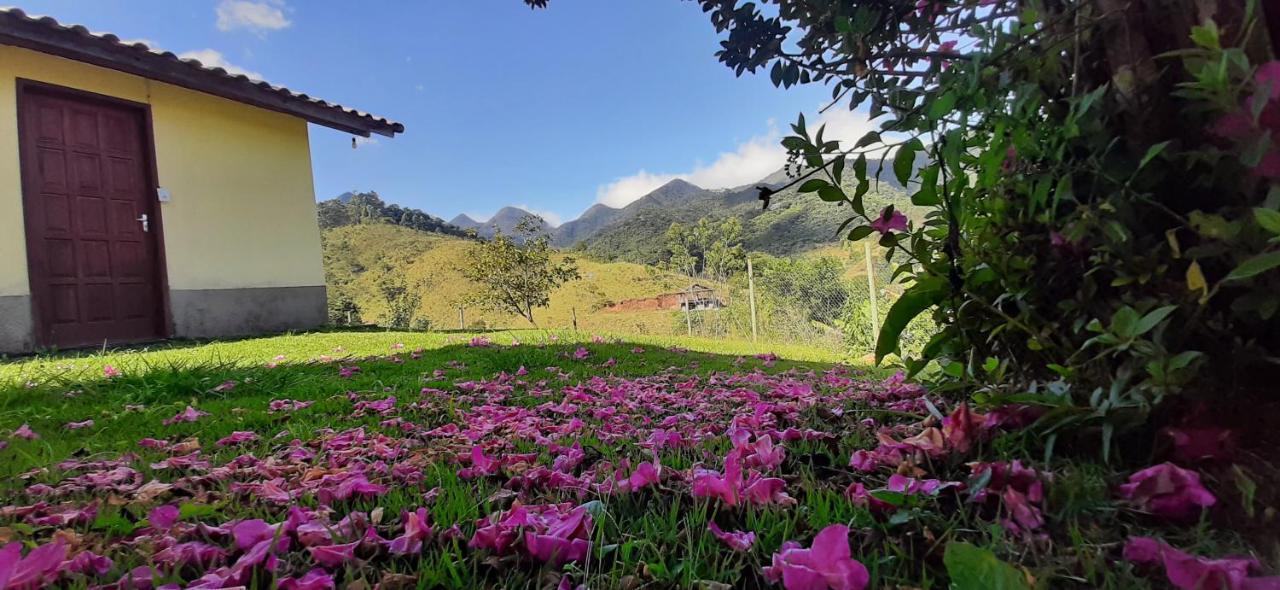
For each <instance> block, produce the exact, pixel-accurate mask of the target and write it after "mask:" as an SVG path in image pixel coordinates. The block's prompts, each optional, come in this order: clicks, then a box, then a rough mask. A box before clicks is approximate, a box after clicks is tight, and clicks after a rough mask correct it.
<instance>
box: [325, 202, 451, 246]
mask: <svg viewBox="0 0 1280 590" xmlns="http://www.w3.org/2000/svg"><path fill="white" fill-rule="evenodd" d="M316 217H317V218H318V219H319V222H320V229H321V230H327V229H333V228H336V227H345V226H348V225H363V224H390V225H398V226H401V227H407V228H409V229H415V230H418V231H422V232H429V233H436V234H444V235H448V236H457V237H466V236H467V235H468V234H467V232H466V231H464V229H463V228H460V227H457V226H455V225H451V224H448V223H445V222H444V220H442V219H440V218H439V217H436V216H434V215H430V214H428V213H426V212H424V211H420V210H418V209H411V208H408V207H401V206H399V205H396V204H390V205H388V204H387V203H385V202H383V200H382V198H381V197H379V196H378V193H376V192H373V191H369V192H367V193H365V192H345V193H342V194H341V195H338V196H336V197H334V198H332V199H329V200H326V201H320V202H319V203H316Z"/></svg>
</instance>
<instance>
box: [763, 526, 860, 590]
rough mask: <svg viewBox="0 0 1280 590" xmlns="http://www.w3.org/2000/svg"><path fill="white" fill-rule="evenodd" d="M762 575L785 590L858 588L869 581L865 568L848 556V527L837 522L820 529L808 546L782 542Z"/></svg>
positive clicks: (854, 589)
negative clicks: (802, 546)
mask: <svg viewBox="0 0 1280 590" xmlns="http://www.w3.org/2000/svg"><path fill="white" fill-rule="evenodd" d="M764 575H765V578H766V579H768V580H769V581H771V582H774V583H777V582H779V581H781V582H782V585H783V587H784V588H786V589H787V590H829V589H834V590H862V589H863V588H866V587H867V584H868V583H870V580H871V575H870V573H869V572H867V568H866V567H864V566H863V565H862V564H861V563H859V562H858V561H857V560H855V559H853V558H852V557H851V551H850V549H849V527H846V526H844V525H839V524H833V525H831V526H828V527H827V528H824V529H822V531H821V532H819V533H818V535H817V536H816V537H814V539H813V546H812V547H811V548H809V549H803V548H801V546H800V545H799V544H798V543H795V542H792V541H788V542H787V543H784V544H783V545H782V549H781V550H779V551H778V552H777V553H775V554H774V555H773V564H772V565H771V566H769V567H766V568H764Z"/></svg>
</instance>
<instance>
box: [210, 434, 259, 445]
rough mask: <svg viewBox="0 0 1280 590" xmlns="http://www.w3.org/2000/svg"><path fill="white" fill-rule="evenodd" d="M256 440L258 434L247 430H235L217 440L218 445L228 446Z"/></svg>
mask: <svg viewBox="0 0 1280 590" xmlns="http://www.w3.org/2000/svg"><path fill="white" fill-rule="evenodd" d="M255 440H258V435H257V434H255V433H253V432H249V431H247V430H237V431H235V432H232V433H231V434H228V435H227V436H224V437H222V438H221V439H219V440H218V446H220V447H228V446H231V445H239V444H244V443H247V442H253V441H255Z"/></svg>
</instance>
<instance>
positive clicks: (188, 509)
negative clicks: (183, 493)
mask: <svg viewBox="0 0 1280 590" xmlns="http://www.w3.org/2000/svg"><path fill="white" fill-rule="evenodd" d="M217 513H218V506H216V505H214V504H197V503H195V502H183V503H182V504H179V505H178V518H179V519H182V520H188V519H192V518H201V517H207V516H213V515H215V514H217Z"/></svg>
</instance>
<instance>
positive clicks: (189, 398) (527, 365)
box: [0, 331, 1247, 589]
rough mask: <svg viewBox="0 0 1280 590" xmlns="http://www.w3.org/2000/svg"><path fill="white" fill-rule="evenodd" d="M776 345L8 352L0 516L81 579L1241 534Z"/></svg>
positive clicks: (628, 575) (243, 345) (983, 555)
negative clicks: (1163, 513)
mask: <svg viewBox="0 0 1280 590" xmlns="http://www.w3.org/2000/svg"><path fill="white" fill-rule="evenodd" d="M774 352H776V353H777V354H776V355H775V354H769V353H766V352H765V351H762V350H760V349H757V348H753V347H751V346H750V345H747V344H726V343H724V342H720V341H710V342H709V341H697V340H687V339H654V338H649V339H645V338H641V339H638V340H637V339H628V340H627V341H621V340H614V339H611V338H608V337H591V336H590V335H587V334H577V335H575V334H568V333H548V332H535V331H525V332H502V333H490V334H438V333H432V334H422V333H397V332H358V333H353V332H327V333H315V334H305V335H291V336H278V337H272V338H257V339H247V340H242V341H235V342H218V343H204V344H200V343H187V344H183V343H175V344H171V345H166V346H161V347H156V348H153V349H149V350H139V351H108V352H107V353H105V354H90V353H81V354H69V355H53V356H45V357H33V358H27V359H17V360H12V361H8V362H5V363H3V364H0V433H2V434H0V436H3V435H4V434H8V436H7V437H6V438H3V439H0V440H3V441H4V443H5V445H4V448H0V497H3V498H4V499H5V500H4V502H5V504H6V505H5V506H0V543H3V542H10V541H21V542H23V543H24V544H25V545H26V546H27V547H28V548H34V547H41V549H38V550H37V549H29V550H24V551H23V552H24V553H30V554H31V555H37V556H43V557H42V559H44V558H47V559H44V561H43V562H44V563H51V564H53V566H52V567H53V569H49V570H48V571H47V572H45V573H44V574H40V571H41V570H40V569H39V567H37V565H35V564H34V562H36V561H40V560H37V559H36V557H29V558H28V559H29V560H31V561H32V562H33V564H32V565H31V567H30V568H28V570H30V569H31V568H35V570H34V571H36V572H37V577H36V578H34V579H35V581H36V582H37V583H36V584H34V585H41V584H45V585H57V586H62V587H73V588H77V587H89V586H94V585H97V584H102V583H111V582H117V581H120V580H121V579H122V577H126V576H129V575H132V576H134V579H135V580H138V579H142V578H147V579H149V580H154V583H156V584H162V583H174V584H179V585H189V586H190V585H193V584H196V585H198V584H197V579H199V584H203V585H200V586H199V587H223V586H236V585H240V586H248V587H255V588H269V587H281V588H328V587H334V586H337V587H371V586H372V585H374V584H379V583H381V584H382V587H384V588H435V587H450V588H475V587H493V588H551V587H557V588H575V587H587V588H628V589H634V588H666V587H682V588H704V589H707V588H713V589H719V588H753V587H764V586H768V585H770V584H771V581H772V580H773V579H774V576H775V575H780V576H783V584H785V585H786V587H788V588H820V587H827V586H800V585H794V584H792V583H790V582H786V581H785V577H786V576H794V575H798V574H796V572H797V571H799V570H797V569H796V568H801V569H803V568H804V567H810V566H812V567H817V568H819V569H822V568H835V569H832V570H831V571H829V572H827V573H829V574H830V575H831V576H835V577H832V578H826V579H827V580H828V581H829V582H830V583H831V584H832V585H831V586H830V587H847V588H860V587H862V586H861V585H860V583H861V582H865V583H869V584H870V585H871V586H874V587H919V588H931V587H944V586H946V585H947V584H948V583H951V582H953V581H954V580H955V579H956V576H959V575H962V573H964V572H969V573H972V571H970V570H972V568H979V569H978V570H976V571H980V572H983V573H982V574H981V576H987V577H980V578H978V579H982V580H986V579H989V577H990V576H997V577H1002V579H1004V580H1005V582H1004V583H1006V584H1007V585H1006V586H1004V587H1009V588H1029V587H1030V586H1029V585H1028V583H1027V581H1028V580H1037V581H1038V583H1039V584H1040V585H1043V586H1048V587H1061V586H1066V587H1082V588H1083V587H1110V588H1143V587H1151V586H1152V582H1151V580H1152V579H1158V577H1157V578H1150V577H1149V574H1150V572H1149V571H1147V570H1145V569H1143V568H1139V567H1136V566H1134V565H1133V564H1130V563H1127V562H1126V561H1124V560H1123V559H1121V556H1120V550H1121V545H1122V542H1123V538H1124V535H1125V534H1138V533H1148V534H1156V535H1159V536H1161V537H1162V538H1165V539H1167V540H1169V541H1170V542H1172V543H1174V544H1175V545H1177V546H1179V547H1189V548H1191V549H1194V550H1195V551H1197V552H1203V553H1206V554H1220V553H1223V552H1228V551H1243V550H1247V546H1246V545H1243V544H1242V542H1241V540H1240V539H1239V538H1238V537H1236V536H1235V535H1233V534H1231V533H1230V532H1229V531H1228V532H1217V531H1212V530H1209V529H1208V528H1207V527H1206V525H1205V521H1203V520H1202V521H1201V525H1199V526H1191V527H1187V526H1184V525H1178V526H1168V525H1164V524H1161V523H1159V522H1157V521H1153V520H1151V519H1150V518H1149V517H1148V516H1144V515H1142V514H1140V513H1136V512H1135V511H1134V510H1133V509H1132V508H1131V507H1127V506H1126V505H1124V504H1123V503H1121V502H1119V501H1117V500H1116V499H1114V498H1113V497H1112V493H1111V491H1110V490H1112V489H1113V486H1114V484H1115V483H1116V480H1117V479H1118V478H1120V477H1121V476H1122V474H1118V473H1114V472H1112V471H1109V470H1108V469H1106V468H1104V467H1102V466H1099V465H1096V464H1091V463H1080V462H1077V461H1071V460H1057V461H1056V462H1055V463H1054V464H1051V465H1038V466H1037V467H1035V468H1031V467H1029V465H1031V462H1030V461H1027V465H1028V466H1027V467H1019V466H1018V464H1009V463H1006V462H1007V461H1009V460H1010V459H1022V460H1026V459H1027V457H1026V452H1025V450H1024V448H1025V447H1024V445H1025V442H1026V441H1025V434H1024V433H1023V431H1021V430H1020V429H1018V428H1016V427H1013V428H1006V427H1002V426H1000V424H1003V422H1002V419H997V418H996V417H995V416H994V415H993V416H991V417H989V419H984V418H983V417H981V416H975V417H974V418H973V419H970V418H968V417H967V416H968V414H966V413H965V410H964V409H959V408H955V407H953V406H950V405H949V404H947V403H946V401H945V400H942V399H936V398H934V399H931V401H930V402H929V403H926V402H925V401H924V400H925V399H927V398H929V397H930V396H927V394H926V393H925V392H924V391H923V390H922V389H920V388H919V387H918V386H914V385H910V384H906V383H903V382H901V380H900V379H898V378H896V377H892V376H889V375H888V374H887V373H886V372H884V371H878V372H867V371H866V370H865V369H856V368H849V367H841V366H838V365H832V364H830V363H829V362H824V361H827V360H830V359H824V358H822V353H817V352H813V351H809V352H804V351H800V350H778V351H774ZM938 412H942V413H948V414H950V416H949V418H948V424H950V426H945V425H944V427H943V429H942V430H941V431H940V430H939V428H938V424H939V423H938V421H937V419H936V418H934V417H931V415H933V414H935V413H938ZM957 420H962V421H963V423H964V424H966V425H968V426H965V427H963V428H962V429H960V430H957V428H958V427H957V426H956V424H958V422H957ZM32 433H34V435H33V434H32ZM931 433H936V436H939V437H944V438H943V439H941V441H942V442H938V443H929V444H928V445H927V444H926V443H925V442H922V441H926V440H931V439H929V437H931V436H935V434H931ZM943 433H945V435H944V434H943ZM886 437H887V438H886ZM909 441H914V442H909ZM961 443H963V445H961ZM903 445H906V446H903ZM929 445H932V446H929ZM903 449H908V450H909V452H907V453H906V455H903V454H902V453H903V451H902V450H903ZM926 449H928V450H927V451H926ZM919 453H923V454H919ZM851 454H852V457H853V461H854V462H855V463H857V464H859V465H861V466H859V467H856V468H851V467H850V462H851V458H850V457H851ZM913 457H914V458H913ZM922 457H923V458H922ZM978 458H981V459H982V460H984V461H990V463H979V464H976V466H973V467H971V466H970V465H969V464H968V462H969V461H970V460H973V459H978ZM984 465H985V466H987V467H983V466H984ZM1010 465H1012V467H1011V466H1010ZM735 466H738V468H737V469H741V471H740V472H739V471H737V469H735ZM992 466H995V467H992ZM984 469H985V470H986V471H984ZM993 469H995V470H1001V471H999V472H1000V473H1006V475H1001V476H995V477H993V475H992V473H993V472H992V470H993ZM1010 470H1013V471H1010ZM903 473H905V474H907V475H912V476H914V477H915V478H918V479H910V478H907V479H905V483H904V478H902V474H903ZM1015 473H1016V476H1014V475H1008V474H1015ZM1018 482H1021V483H1018ZM1028 482H1040V484H1037V485H1041V484H1042V485H1044V486H1045V488H1046V489H1045V492H1044V494H1043V496H1044V497H1043V498H1038V499H1037V496H1036V494H1034V493H1033V494H1030V495H1029V496H1028V495H1023V492H1027V489H1026V488H1025V487H1020V486H1026V485H1028ZM1211 485H1212V486H1213V487H1214V489H1215V492H1217V493H1219V494H1222V493H1225V490H1226V489H1227V488H1226V487H1225V486H1226V485H1227V484H1226V482H1223V481H1218V480H1213V481H1212V483H1211ZM1010 494H1012V495H1010ZM1019 498H1021V499H1019ZM1028 498H1030V499H1028ZM1015 510H1016V511H1015ZM1027 511H1029V512H1027ZM1030 516H1034V517H1035V518H1030ZM1036 519H1040V522H1039V523H1038V524H1037V523H1036V522H1035V521H1036ZM1015 520H1016V522H1018V523H1021V524H1020V525H1018V524H1011V523H1014V522H1015ZM1001 523H1004V524H1003V525H1002V524H1001ZM713 524H714V525H715V526H717V527H719V528H720V529H723V530H725V531H729V532H730V533H729V534H726V538H727V539H729V541H725V540H722V539H721V538H719V537H718V536H717V535H716V534H714V533H713V532H712V531H711V530H709V527H710V526H711V525H713ZM832 527H834V528H832ZM841 527H849V528H848V530H846V529H844V528H841ZM735 531H736V532H735ZM819 532H822V533H823V534H822V535H821V536H819V535H818V534H819ZM816 539H822V542H828V541H831V540H832V539H836V540H837V542H836V543H835V544H836V545H837V546H844V547H845V548H844V549H839V548H838V547H837V548H836V549H830V547H828V549H830V550H831V551H832V552H831V553H824V555H828V557H829V559H828V560H826V561H824V562H822V563H816V564H814V563H810V564H809V565H807V566H806V565H804V563H802V562H804V560H805V559H808V558H807V557H805V555H807V554H805V553H804V552H800V553H797V549H795V548H794V547H792V546H790V545H785V544H784V543H786V542H790V541H795V542H797V543H799V544H800V545H802V546H803V547H809V546H810V544H811V543H818V542H819V541H818V540H816ZM15 547H16V546H15ZM6 550H8V549H6ZM826 550H827V549H824V551H826ZM15 551H16V549H15ZM33 551H43V552H44V553H42V554H36V553H33ZM842 551H843V552H845V553H847V555H844V556H842V555H841V552H842ZM55 553H56V554H57V555H55V556H54V557H52V558H50V557H49V555H51V554H55ZM0 556H3V555H0ZM73 558H74V559H73ZM100 558H106V559H107V560H109V561H103V560H102V559H100ZM64 559H67V560H68V561H66V562H65V563H63V564H62V565H61V566H59V565H58V564H59V563H62V562H63V560H64ZM76 559H78V560H79V561H75V560H76ZM806 563H807V562H806ZM75 564H78V565H75ZM771 564H772V565H774V566H777V567H778V568H779V569H776V570H773V569H770V566H771ZM833 564H834V565H833ZM2 566H3V564H0V569H3V568H2ZM984 568H985V569H984ZM837 570H838V571H837ZM962 570H963V572H962ZM787 572H790V573H787ZM2 574H3V572H0V575H2ZM40 575H43V577H40ZM965 575H968V574H965ZM850 576H852V577H850ZM860 576H864V578H865V579H864V578H863V577H860ZM832 580H834V581H832ZM793 581H794V580H793ZM836 582H840V583H848V584H849V585H846V586H836V585H834V584H836ZM308 584H310V585H308ZM1155 586H1156V587H1158V586H1159V584H1158V583H1157V584H1155ZM955 587H960V588H980V587H989V586H982V585H978V586H973V585H969V586H964V585H960V586H955Z"/></svg>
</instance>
